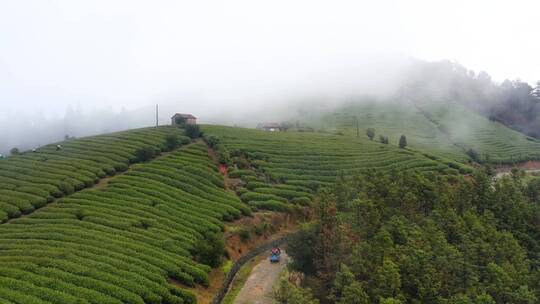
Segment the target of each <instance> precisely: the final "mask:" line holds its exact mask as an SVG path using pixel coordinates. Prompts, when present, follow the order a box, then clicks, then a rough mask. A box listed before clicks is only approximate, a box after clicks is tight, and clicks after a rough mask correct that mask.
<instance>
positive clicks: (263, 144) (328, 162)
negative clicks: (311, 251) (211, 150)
mask: <svg viewBox="0 0 540 304" xmlns="http://www.w3.org/2000/svg"><path fill="white" fill-rule="evenodd" d="M203 129H204V131H205V133H206V136H207V141H209V142H210V143H211V144H213V145H214V147H215V149H216V150H217V151H218V152H219V153H220V155H221V160H222V162H225V163H228V164H229V165H234V166H236V167H238V168H239V170H231V171H230V172H229V175H230V176H231V177H241V178H242V180H244V181H246V182H247V185H246V188H245V189H240V191H239V194H240V197H241V198H242V200H244V201H245V202H246V203H249V204H250V205H251V206H253V207H263V208H270V209H277V210H283V209H287V208H289V206H290V205H291V204H292V205H303V204H307V203H309V202H310V201H311V198H312V195H313V193H314V192H315V191H316V189H317V188H318V187H320V186H326V185H331V184H333V183H334V182H335V181H336V178H337V177H338V176H339V175H344V176H350V175H353V174H355V173H357V172H361V171H365V170H369V169H380V170H383V171H390V170H398V171H407V170H418V171H421V172H440V173H444V174H458V173H459V172H460V171H461V173H467V172H470V171H471V168H470V167H468V166H466V165H463V164H459V163H456V162H453V161H449V160H444V159H442V158H436V157H434V156H432V155H430V154H427V155H424V154H423V153H420V152H417V151H412V150H407V149H400V148H399V147H397V146H396V145H395V144H394V145H386V144H382V143H379V142H376V141H370V140H368V139H367V137H365V136H362V137H360V138H356V137H351V136H340V135H335V134H327V133H316V132H292V131H291V132H266V131H259V130H253V129H243V128H232V127H222V126H211V125H207V126H204V128H203Z"/></svg>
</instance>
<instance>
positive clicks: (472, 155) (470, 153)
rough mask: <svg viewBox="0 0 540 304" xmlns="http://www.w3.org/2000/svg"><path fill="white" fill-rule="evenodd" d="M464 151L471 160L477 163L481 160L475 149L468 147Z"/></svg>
mask: <svg viewBox="0 0 540 304" xmlns="http://www.w3.org/2000/svg"><path fill="white" fill-rule="evenodd" d="M466 153H467V155H468V156H469V157H470V158H471V160H473V161H475V162H477V163H480V162H482V160H481V159H480V153H478V152H477V151H476V150H474V149H468V150H467V152H466Z"/></svg>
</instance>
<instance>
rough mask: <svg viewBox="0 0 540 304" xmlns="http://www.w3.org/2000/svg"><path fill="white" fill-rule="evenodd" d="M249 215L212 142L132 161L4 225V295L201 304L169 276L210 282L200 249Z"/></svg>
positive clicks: (22, 299) (0, 249)
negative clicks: (103, 180)
mask: <svg viewBox="0 0 540 304" xmlns="http://www.w3.org/2000/svg"><path fill="white" fill-rule="evenodd" d="M134 133H137V132H134ZM126 135H127V134H126ZM158 139H159V137H156V140H158ZM66 150H68V149H66ZM66 150H64V151H66ZM81 155H82V154H81ZM84 155H88V156H90V155H91V153H87V154H84ZM66 176H67V174H66ZM21 179H22V178H21ZM40 181H41V180H40ZM48 188H51V190H52V187H48ZM19 190H20V188H19ZM20 192H21V193H22V190H20ZM249 212H250V210H249V209H247V208H246V207H245V205H244V204H243V203H241V202H240V200H239V199H238V198H237V197H236V196H235V195H233V194H231V193H229V192H227V191H226V190H225V189H224V187H223V180H222V177H221V176H220V175H219V173H218V171H217V166H216V164H215V163H214V162H213V161H212V159H211V158H210V157H209V155H208V151H207V146H206V145H205V144H202V143H196V144H191V145H189V146H186V147H184V148H181V149H179V150H177V151H174V152H170V153H168V154H166V155H163V156H162V157H159V158H158V159H156V160H153V161H150V162H148V163H142V164H136V165H132V166H131V167H130V168H129V170H128V171H127V172H126V173H123V174H119V175H117V176H115V177H112V178H111V179H109V180H108V184H107V185H106V186H104V187H100V188H99V189H85V190H82V191H79V192H76V193H74V194H71V195H69V196H66V197H65V198H61V199H58V200H57V201H55V202H54V203H52V204H49V205H47V206H45V207H42V208H40V209H39V210H36V211H34V212H33V213H31V214H29V215H28V216H25V217H23V218H19V219H14V220H12V221H10V222H9V223H4V224H2V225H0V302H2V303H96V304H97V303H100V304H102V303H118V304H120V303H139V304H144V303H193V302H194V297H193V296H192V295H191V293H190V292H188V291H186V290H185V289H183V288H179V287H177V285H178V284H171V283H170V281H171V280H174V281H175V282H177V283H181V284H182V285H184V286H192V285H194V284H207V283H208V277H207V272H208V271H209V270H210V268H209V267H208V266H206V265H203V264H199V263H197V262H195V261H194V260H193V257H192V255H193V254H192V252H193V250H194V246H195V245H196V244H197V243H198V242H201V241H204V239H205V234H206V233H207V232H218V231H221V230H222V228H223V221H224V220H231V219H234V218H238V217H239V216H241V215H242V214H244V215H245V214H249Z"/></svg>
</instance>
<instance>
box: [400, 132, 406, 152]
mask: <svg viewBox="0 0 540 304" xmlns="http://www.w3.org/2000/svg"><path fill="white" fill-rule="evenodd" d="M399 147H400V148H401V149H405V147H407V137H406V136H405V135H401V136H400V137H399Z"/></svg>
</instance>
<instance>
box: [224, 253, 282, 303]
mask: <svg viewBox="0 0 540 304" xmlns="http://www.w3.org/2000/svg"><path fill="white" fill-rule="evenodd" d="M288 260H289V257H288V256H287V253H286V252H285V251H284V250H283V251H281V261H280V262H279V263H275V264H272V263H270V260H269V257H268V255H267V257H266V258H265V259H264V260H262V261H261V262H260V263H259V264H258V265H257V266H255V267H254V268H253V270H252V271H251V274H250V275H249V277H248V279H247V281H246V283H245V284H244V287H242V289H241V290H240V293H238V296H237V297H236V299H235V301H234V303H235V304H272V303H273V300H272V297H271V295H272V289H273V287H274V284H275V283H276V282H277V280H278V278H279V273H280V272H281V271H282V270H283V269H284V268H285V266H286V265H287V262H288Z"/></svg>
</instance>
